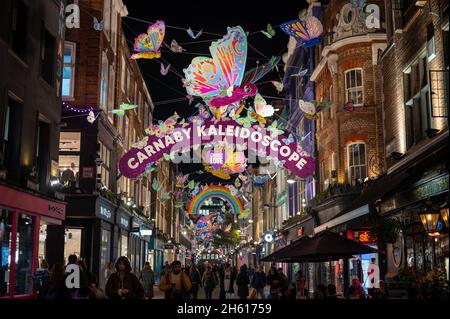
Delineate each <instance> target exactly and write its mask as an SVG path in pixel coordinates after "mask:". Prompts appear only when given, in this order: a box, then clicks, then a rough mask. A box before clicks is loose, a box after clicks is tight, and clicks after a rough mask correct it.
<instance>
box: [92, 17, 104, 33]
mask: <svg viewBox="0 0 450 319" xmlns="http://www.w3.org/2000/svg"><path fill="white" fill-rule="evenodd" d="M104 26H105V21H104V20H102V21H101V22H99V21H98V19H97V18H96V17H94V30H95V31H103V27H104Z"/></svg>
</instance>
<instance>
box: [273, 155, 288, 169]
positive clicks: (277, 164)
mask: <svg viewBox="0 0 450 319" xmlns="http://www.w3.org/2000/svg"><path fill="white" fill-rule="evenodd" d="M273 163H274V165H275V167H277V168H280V167H283V166H284V165H285V164H286V161H285V160H282V161H280V160H279V159H278V158H276V157H275V158H274V162H273Z"/></svg>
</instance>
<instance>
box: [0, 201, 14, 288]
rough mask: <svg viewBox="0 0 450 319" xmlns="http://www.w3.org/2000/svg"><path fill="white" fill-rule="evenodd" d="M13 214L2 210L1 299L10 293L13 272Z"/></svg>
mask: <svg viewBox="0 0 450 319" xmlns="http://www.w3.org/2000/svg"><path fill="white" fill-rule="evenodd" d="M12 224H13V215H12V212H10V211H8V210H5V209H0V297H3V296H6V295H8V293H9V287H10V280H9V278H10V272H11V264H10V263H11V244H12Z"/></svg>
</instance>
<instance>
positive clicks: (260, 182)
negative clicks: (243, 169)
mask: <svg viewBox="0 0 450 319" xmlns="http://www.w3.org/2000/svg"><path fill="white" fill-rule="evenodd" d="M268 180H269V176H267V175H262V176H255V177H254V178H253V184H254V185H255V187H263V186H264V183H265V182H267V181H268Z"/></svg>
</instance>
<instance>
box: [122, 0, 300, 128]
mask: <svg viewBox="0 0 450 319" xmlns="http://www.w3.org/2000/svg"><path fill="white" fill-rule="evenodd" d="M124 3H125V4H126V6H127V8H128V11H129V15H128V17H126V18H124V19H123V20H122V21H123V28H124V31H125V33H126V35H127V37H128V39H129V45H130V48H131V49H132V42H133V41H134V38H135V37H136V35H138V34H140V33H144V32H146V30H147V28H148V24H147V23H144V22H140V21H137V20H135V19H141V20H145V21H149V22H154V21H156V20H163V21H164V22H165V23H166V36H165V39H164V42H165V43H166V44H167V45H170V43H171V41H172V39H176V40H177V42H178V43H179V44H181V45H182V46H183V48H184V49H186V50H187V51H185V52H184V53H182V54H177V53H173V52H171V51H170V50H169V49H168V48H167V47H162V58H163V59H164V60H165V61H167V63H170V64H171V65H172V67H173V69H172V70H174V71H175V72H176V73H178V74H180V75H181V76H183V77H184V73H183V69H184V68H187V67H188V66H189V64H190V62H191V60H192V59H193V58H194V57H196V56H202V55H203V56H207V55H209V46H210V44H211V41H213V40H216V39H219V38H221V36H219V35H210V34H205V32H209V33H216V34H220V35H225V34H226V32H227V27H228V26H230V27H232V26H238V25H240V26H241V27H242V28H243V29H244V30H245V31H248V32H250V34H252V33H253V32H255V31H259V30H261V29H263V30H265V29H266V26H267V23H270V24H272V26H274V27H275V30H276V35H275V37H274V38H272V39H268V38H267V37H266V36H265V35H263V34H262V33H260V32H259V33H256V34H254V35H250V36H249V37H248V43H249V46H248V53H247V64H246V70H249V69H250V68H253V67H255V66H256V61H257V60H259V61H260V63H264V62H266V61H267V60H268V59H266V58H265V57H264V56H263V55H265V56H266V57H267V58H270V57H271V56H272V55H275V56H276V55H279V56H281V55H282V54H283V53H285V52H286V51H287V43H288V41H289V37H288V36H287V35H286V34H284V33H283V32H282V31H281V29H280V28H279V27H276V26H278V25H280V24H281V23H283V22H286V21H290V20H294V19H298V13H299V11H300V10H301V9H302V8H305V7H306V6H307V2H306V0H300V1H293V0H277V1H273V2H272V4H269V3H267V2H263V1H245V5H242V3H244V1H197V0H195V1H194V0H192V1H183V2H181V1H180V2H179V1H170V0H169V1H168V0H165V1H164V0H163V1H157V2H156V1H143V0H124ZM236 4H239V6H237V5H236ZM134 18H135V19H134ZM168 26H174V27H177V28H185V29H187V28H188V27H189V26H190V27H191V28H192V29H193V30H195V31H199V30H201V29H203V32H204V34H203V35H202V36H200V37H199V38H198V39H196V40H194V39H192V38H191V37H190V36H189V35H188V34H187V32H186V30H185V29H182V30H179V29H175V28H172V27H168ZM194 33H196V32H194ZM210 40H211V41H210ZM199 41H200V42H201V43H194V44H185V45H183V43H192V42H199ZM250 45H251V46H253V47H254V48H255V49H256V50H258V51H259V52H260V53H258V52H256V51H255V49H253V48H252V47H251V46H250ZM262 54H263V55H262ZM138 63H139V65H140V66H141V70H142V72H143V74H144V77H145V79H146V81H147V85H148V88H149V90H150V94H151V95H152V99H153V102H154V103H158V102H161V101H167V100H172V99H177V98H183V97H185V96H186V94H187V93H186V90H185V88H183V86H182V82H181V78H180V77H179V76H177V75H175V74H174V72H169V74H168V75H167V76H162V75H161V74H160V61H156V60H140V61H138ZM280 63H283V62H282V61H281V62H280ZM165 64H166V63H165ZM279 71H280V75H281V76H283V73H282V72H283V66H282V65H280V66H279ZM269 80H278V81H279V80H280V76H279V75H278V73H277V72H276V71H273V72H272V73H270V74H268V75H266V77H264V78H263V79H261V80H260V82H266V81H269ZM258 87H259V90H260V91H261V92H262V93H263V94H265V95H269V96H276V95H278V94H277V92H276V90H275V88H274V87H273V86H272V84H271V83H264V84H261V85H259V86H258ZM195 101H197V102H200V99H199V98H197V99H196V100H195ZM194 105H195V102H194V103H193V104H192V105H191V106H190V105H189V104H188V102H187V100H184V101H181V102H176V103H170V104H163V105H159V106H158V105H157V106H155V112H154V117H155V119H162V120H164V119H166V118H167V117H169V116H170V115H172V114H173V112H174V111H176V112H177V113H178V114H179V115H180V116H182V117H186V116H189V115H191V114H192V113H194V112H195V110H196V109H195V107H194Z"/></svg>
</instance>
